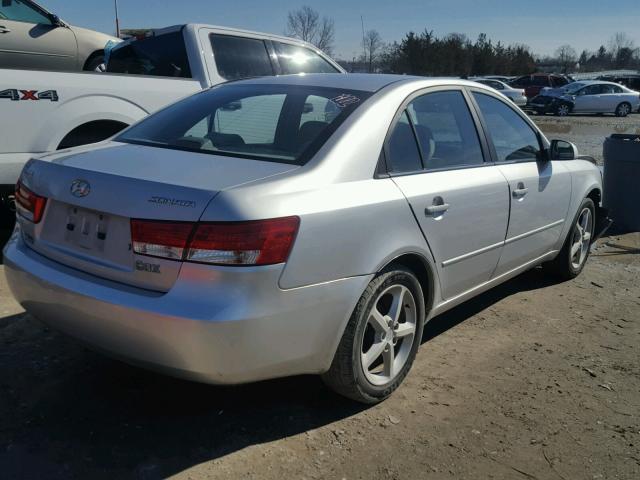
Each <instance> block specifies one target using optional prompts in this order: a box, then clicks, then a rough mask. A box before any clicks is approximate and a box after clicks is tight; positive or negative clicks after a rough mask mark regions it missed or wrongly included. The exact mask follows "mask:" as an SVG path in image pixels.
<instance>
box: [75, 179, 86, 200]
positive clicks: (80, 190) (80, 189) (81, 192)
mask: <svg viewBox="0 0 640 480" xmlns="http://www.w3.org/2000/svg"><path fill="white" fill-rule="evenodd" d="M89 192H91V185H89V182H87V181H86V180H74V181H73V182H71V195H73V196H74V197H79V198H81V197H86V196H87V195H89Z"/></svg>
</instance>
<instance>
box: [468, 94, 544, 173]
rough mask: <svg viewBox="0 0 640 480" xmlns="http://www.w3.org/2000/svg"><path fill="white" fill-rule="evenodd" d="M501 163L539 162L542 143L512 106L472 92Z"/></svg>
mask: <svg viewBox="0 0 640 480" xmlns="http://www.w3.org/2000/svg"><path fill="white" fill-rule="evenodd" d="M473 96H474V98H475V100H476V102H477V103H478V107H479V108H480V112H481V113H482V116H483V117H484V120H485V123H486V128H487V129H488V133H489V136H490V138H491V140H492V142H493V146H494V148H495V150H496V154H497V156H498V161H500V162H512V161H523V160H537V159H538V158H539V156H540V142H539V140H538V136H537V135H536V132H535V131H534V130H533V129H532V128H531V127H530V126H529V124H527V122H525V121H524V119H523V118H522V117H521V116H520V115H518V114H517V113H516V112H515V111H514V110H513V109H512V108H511V107H510V106H509V105H507V104H505V103H504V102H502V101H501V100H498V99H496V98H494V97H491V96H489V95H485V94H483V93H478V92H473Z"/></svg>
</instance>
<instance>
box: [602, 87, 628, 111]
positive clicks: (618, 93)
mask: <svg viewBox="0 0 640 480" xmlns="http://www.w3.org/2000/svg"><path fill="white" fill-rule="evenodd" d="M623 97H624V96H623V95H622V89H621V88H620V87H618V86H617V85H611V84H608V83H603V84H601V85H600V94H599V95H598V110H597V111H598V112H615V111H616V107H617V106H618V105H619V104H620V103H621V102H623V101H624V98H623Z"/></svg>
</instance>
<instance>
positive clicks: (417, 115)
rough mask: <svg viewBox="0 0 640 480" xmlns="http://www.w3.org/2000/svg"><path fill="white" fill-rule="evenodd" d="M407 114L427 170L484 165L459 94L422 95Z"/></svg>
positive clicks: (472, 123)
mask: <svg viewBox="0 0 640 480" xmlns="http://www.w3.org/2000/svg"><path fill="white" fill-rule="evenodd" d="M407 111H408V112H409V116H410V118H411V121H412V122H413V125H414V129H415V132H416V135H417V137H418V142H419V144H420V150H421V152H422V159H423V162H424V165H425V168H426V169H427V170H431V169H440V168H455V167H460V166H464V165H480V164H482V163H483V162H484V159H483V156H482V149H481V148H480V140H479V139H478V132H477V130H476V127H475V124H474V122H473V117H471V112H469V107H468V106H467V102H466V100H465V99H464V96H463V95H462V92H460V91H448V92H435V93H429V94H426V95H423V96H421V97H418V98H416V99H415V100H413V101H412V102H411V103H410V104H409V107H408V108H407Z"/></svg>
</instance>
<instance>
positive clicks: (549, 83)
mask: <svg viewBox="0 0 640 480" xmlns="http://www.w3.org/2000/svg"><path fill="white" fill-rule="evenodd" d="M568 83H571V80H570V79H569V78H568V77H565V76H562V75H553V74H546V73H536V74H533V75H523V76H522V77H518V78H516V79H515V80H512V81H511V82H510V83H509V85H511V86H512V87H514V88H523V89H524V93H525V95H526V97H527V98H528V99H531V98H533V97H535V96H536V95H538V94H539V93H540V90H542V89H543V88H545V87H550V88H559V87H563V86H565V85H567V84H568Z"/></svg>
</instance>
